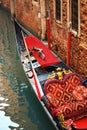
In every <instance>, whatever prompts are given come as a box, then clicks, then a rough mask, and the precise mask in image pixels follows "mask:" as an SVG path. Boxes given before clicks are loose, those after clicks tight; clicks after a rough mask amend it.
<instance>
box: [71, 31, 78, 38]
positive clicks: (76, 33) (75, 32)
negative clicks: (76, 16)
mask: <svg viewBox="0 0 87 130" xmlns="http://www.w3.org/2000/svg"><path fill="white" fill-rule="evenodd" d="M71 32H72V34H73V35H74V37H78V38H79V37H80V35H79V33H78V32H77V31H75V30H73V29H72V30H71Z"/></svg>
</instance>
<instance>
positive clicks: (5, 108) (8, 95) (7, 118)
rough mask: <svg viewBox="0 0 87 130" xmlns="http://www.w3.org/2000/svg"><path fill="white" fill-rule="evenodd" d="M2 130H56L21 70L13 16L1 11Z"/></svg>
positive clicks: (0, 83) (0, 72)
mask: <svg viewBox="0 0 87 130" xmlns="http://www.w3.org/2000/svg"><path fill="white" fill-rule="evenodd" d="M0 130H55V128H54V127H53V125H52V123H51V122H50V120H49V118H48V117H47V115H46V114H45V112H44V110H43V109H42V107H41V106H40V104H39V102H38V100H37V98H36V96H35V94H34V92H33V90H32V88H31V86H30V84H29V82H28V81H27V78H26V76H25V74H24V71H23V69H22V66H21V63H20V60H19V56H18V52H17V47H16V38H15V29H14V24H13V22H12V21H11V17H10V14H9V13H8V12H7V11H6V10H3V9H2V8H1V7H0Z"/></svg>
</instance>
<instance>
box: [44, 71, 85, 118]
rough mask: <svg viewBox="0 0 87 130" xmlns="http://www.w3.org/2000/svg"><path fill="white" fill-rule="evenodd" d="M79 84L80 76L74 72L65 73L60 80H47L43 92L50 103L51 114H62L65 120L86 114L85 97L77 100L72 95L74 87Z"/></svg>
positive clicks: (80, 81) (80, 82) (80, 83)
mask: <svg viewBox="0 0 87 130" xmlns="http://www.w3.org/2000/svg"><path fill="white" fill-rule="evenodd" d="M81 85H82V78H81V77H80V76H79V75H78V74H76V73H70V74H67V75H66V76H65V77H64V79H63V80H61V81H60V80H57V79H49V80H47V81H46V83H45V85H44V92H45V94H46V96H47V98H48V100H49V102H50V104H51V107H52V108H51V110H52V111H51V112H52V114H54V115H55V116H57V117H59V116H60V115H61V114H62V115H63V116H64V119H65V120H67V119H70V118H71V119H73V120H77V119H80V118H82V117H84V116H87V99H86V98H84V99H82V100H78V98H77V97H76V95H74V92H75V90H76V87H77V86H79V87H80V86H81ZM81 91H82V90H81ZM84 91H85V90H84ZM80 99H81V98H80Z"/></svg>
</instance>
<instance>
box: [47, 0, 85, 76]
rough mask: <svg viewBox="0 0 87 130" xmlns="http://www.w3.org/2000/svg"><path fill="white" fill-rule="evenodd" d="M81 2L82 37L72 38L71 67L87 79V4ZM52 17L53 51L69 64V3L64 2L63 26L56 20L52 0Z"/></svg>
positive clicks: (52, 1)
mask: <svg viewBox="0 0 87 130" xmlns="http://www.w3.org/2000/svg"><path fill="white" fill-rule="evenodd" d="M85 2H86V1H85V0H81V3H80V7H81V8H80V10H81V13H80V18H81V21H80V31H81V32H80V33H81V35H80V37H77V36H76V37H75V36H74V35H73V34H72V38H71V60H70V63H71V67H72V68H73V69H74V70H75V71H76V72H78V73H80V74H81V75H82V76H83V77H85V78H87V3H85ZM50 3H51V5H50V14H51V15H50V16H51V46H52V49H53V51H54V50H55V52H56V53H57V54H58V55H59V56H60V57H61V59H62V60H63V61H64V62H65V63H67V42H68V27H67V1H66V0H63V6H62V11H63V17H62V24H61V23H59V22H57V21H56V19H55V1H54V0H50Z"/></svg>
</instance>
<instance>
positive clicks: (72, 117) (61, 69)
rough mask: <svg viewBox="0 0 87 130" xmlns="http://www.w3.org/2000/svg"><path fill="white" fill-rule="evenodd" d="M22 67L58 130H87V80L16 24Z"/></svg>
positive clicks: (15, 21) (16, 22) (15, 22)
mask: <svg viewBox="0 0 87 130" xmlns="http://www.w3.org/2000/svg"><path fill="white" fill-rule="evenodd" d="M14 25H15V31H16V41H17V48H18V53H19V57H20V60H21V64H22V67H23V69H24V72H25V74H26V76H27V79H28V81H29V82H30V84H31V87H32V88H33V90H34V92H35V94H36V97H37V98H38V100H39V102H40V104H41V105H42V107H43V109H44V110H45V112H46V113H47V115H48V117H49V119H50V120H51V122H52V123H53V125H54V126H55V128H56V129H57V130H87V86H86V85H87V80H83V79H82V77H81V76H80V75H79V74H77V73H76V72H75V71H73V70H72V69H71V68H69V67H68V66H67V65H66V64H65V63H64V62H63V61H62V60H61V59H60V58H59V57H58V56H56V55H55V54H54V53H53V52H52V51H51V50H49V49H48V47H47V46H46V45H44V43H43V42H42V41H41V40H39V39H38V38H37V37H36V36H34V35H32V34H31V33H30V32H29V31H27V30H26V29H25V28H24V27H23V26H22V25H21V24H20V23H19V22H18V21H17V20H14Z"/></svg>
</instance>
